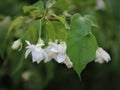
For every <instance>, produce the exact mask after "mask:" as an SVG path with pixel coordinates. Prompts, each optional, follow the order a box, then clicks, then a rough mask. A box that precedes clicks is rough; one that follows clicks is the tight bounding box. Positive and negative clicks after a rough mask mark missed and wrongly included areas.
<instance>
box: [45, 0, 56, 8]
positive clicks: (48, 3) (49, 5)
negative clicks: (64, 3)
mask: <svg viewBox="0 0 120 90" xmlns="http://www.w3.org/2000/svg"><path fill="white" fill-rule="evenodd" d="M55 3H56V1H55V0H48V1H47V3H46V8H47V9H49V8H51V7H52V6H53V5H54V4H55Z"/></svg>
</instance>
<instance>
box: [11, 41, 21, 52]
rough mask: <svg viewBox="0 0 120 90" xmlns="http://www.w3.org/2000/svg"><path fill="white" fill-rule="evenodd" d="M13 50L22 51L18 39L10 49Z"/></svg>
mask: <svg viewBox="0 0 120 90" xmlns="http://www.w3.org/2000/svg"><path fill="white" fill-rule="evenodd" d="M11 48H12V49H13V50H19V51H20V50H21V49H22V42H21V40H20V39H18V40H16V41H14V43H13V44H12V47H11Z"/></svg>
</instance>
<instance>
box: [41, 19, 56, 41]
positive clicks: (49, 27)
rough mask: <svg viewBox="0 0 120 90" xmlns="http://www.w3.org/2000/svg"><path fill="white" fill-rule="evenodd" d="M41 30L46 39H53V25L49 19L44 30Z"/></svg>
mask: <svg viewBox="0 0 120 90" xmlns="http://www.w3.org/2000/svg"><path fill="white" fill-rule="evenodd" d="M43 32H44V37H45V39H46V41H49V40H52V41H54V40H55V27H54V25H53V23H52V22H50V21H47V22H46V25H45V30H44V31H43Z"/></svg>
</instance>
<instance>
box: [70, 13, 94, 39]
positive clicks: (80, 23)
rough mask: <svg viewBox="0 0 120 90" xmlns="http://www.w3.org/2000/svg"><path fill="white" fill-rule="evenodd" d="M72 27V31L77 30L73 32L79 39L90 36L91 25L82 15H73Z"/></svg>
mask: <svg viewBox="0 0 120 90" xmlns="http://www.w3.org/2000/svg"><path fill="white" fill-rule="evenodd" d="M70 26H71V30H75V32H74V31H72V32H73V33H75V34H73V35H75V36H76V35H78V36H79V37H82V36H85V35H87V34H89V33H90V32H91V29H92V27H91V25H90V24H89V23H88V22H87V21H86V20H85V19H84V18H83V17H82V16H81V15H80V14H75V15H73V17H72V20H71V25H70Z"/></svg>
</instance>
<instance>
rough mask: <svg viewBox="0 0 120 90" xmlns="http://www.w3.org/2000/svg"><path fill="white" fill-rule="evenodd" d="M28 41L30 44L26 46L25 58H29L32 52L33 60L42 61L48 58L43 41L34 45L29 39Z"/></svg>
mask: <svg viewBox="0 0 120 90" xmlns="http://www.w3.org/2000/svg"><path fill="white" fill-rule="evenodd" d="M26 43H27V44H28V46H27V47H26V48H27V50H26V52H25V58H27V57H28V55H29V54H30V53H31V54H32V61H33V62H37V63H40V62H41V61H42V60H47V59H48V55H47V53H46V52H45V51H44V49H42V46H43V45H44V44H43V43H38V44H36V45H34V44H30V42H29V41H27V40H26Z"/></svg>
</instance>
